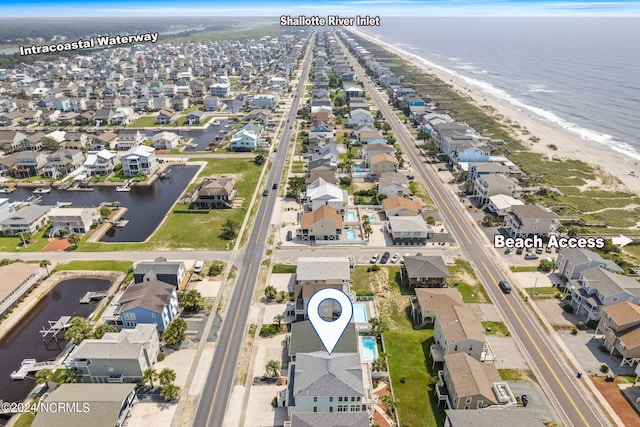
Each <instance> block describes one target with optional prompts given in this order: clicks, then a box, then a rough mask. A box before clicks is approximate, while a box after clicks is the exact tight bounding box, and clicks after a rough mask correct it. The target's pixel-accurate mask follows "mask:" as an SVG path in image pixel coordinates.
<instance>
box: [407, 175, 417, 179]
mask: <svg viewBox="0 0 640 427" xmlns="http://www.w3.org/2000/svg"><path fill="white" fill-rule="evenodd" d="M407 179H409V180H413V179H415V176H413V175H407Z"/></svg>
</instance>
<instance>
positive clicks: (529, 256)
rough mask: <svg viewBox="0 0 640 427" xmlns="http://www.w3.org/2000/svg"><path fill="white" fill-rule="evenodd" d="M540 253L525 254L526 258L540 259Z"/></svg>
mask: <svg viewBox="0 0 640 427" xmlns="http://www.w3.org/2000/svg"><path fill="white" fill-rule="evenodd" d="M538 258H539V257H538V254H525V256H524V259H538Z"/></svg>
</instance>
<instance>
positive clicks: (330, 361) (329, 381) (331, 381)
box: [293, 351, 364, 396]
mask: <svg viewBox="0 0 640 427" xmlns="http://www.w3.org/2000/svg"><path fill="white" fill-rule="evenodd" d="M293 395H294V396H354V395H364V385H363V383H362V367H361V366H360V355H359V354H357V353H333V354H331V355H328V354H327V353H326V352H324V351H318V352H315V353H300V354H298V355H297V356H296V364H295V383H294V388H293Z"/></svg>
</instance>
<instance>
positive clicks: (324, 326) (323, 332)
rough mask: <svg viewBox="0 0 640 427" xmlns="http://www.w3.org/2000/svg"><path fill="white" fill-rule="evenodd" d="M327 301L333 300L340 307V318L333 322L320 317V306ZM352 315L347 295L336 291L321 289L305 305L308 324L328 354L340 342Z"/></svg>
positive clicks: (351, 306) (351, 307)
mask: <svg viewBox="0 0 640 427" xmlns="http://www.w3.org/2000/svg"><path fill="white" fill-rule="evenodd" d="M328 299H330V300H334V301H335V302H337V303H338V304H339V305H340V317H338V318H337V319H336V320H333V321H328V320H324V319H323V318H322V317H320V312H319V309H320V304H321V303H322V301H325V300H328ZM352 314H353V305H351V300H350V299H349V297H348V296H347V294H345V293H344V292H342V291H339V290H338V289H332V288H329V289H321V290H319V291H318V292H316V293H315V294H313V295H312V296H311V298H310V299H309V302H308V303H307V317H308V318H309V322H310V323H311V326H313V329H315V331H316V334H318V338H320V341H322V345H324V348H325V349H326V350H327V353H329V354H331V353H333V349H334V348H335V347H336V344H338V341H340V337H342V334H343V333H344V331H345V329H347V326H348V325H349V322H351V315H352Z"/></svg>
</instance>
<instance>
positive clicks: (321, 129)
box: [309, 122, 335, 138]
mask: <svg viewBox="0 0 640 427" xmlns="http://www.w3.org/2000/svg"><path fill="white" fill-rule="evenodd" d="M319 135H323V136H325V137H326V138H335V134H334V131H333V126H331V125H330V124H329V123H327V122H316V123H315V124H313V125H311V129H309V138H313V137H315V136H319Z"/></svg>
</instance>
